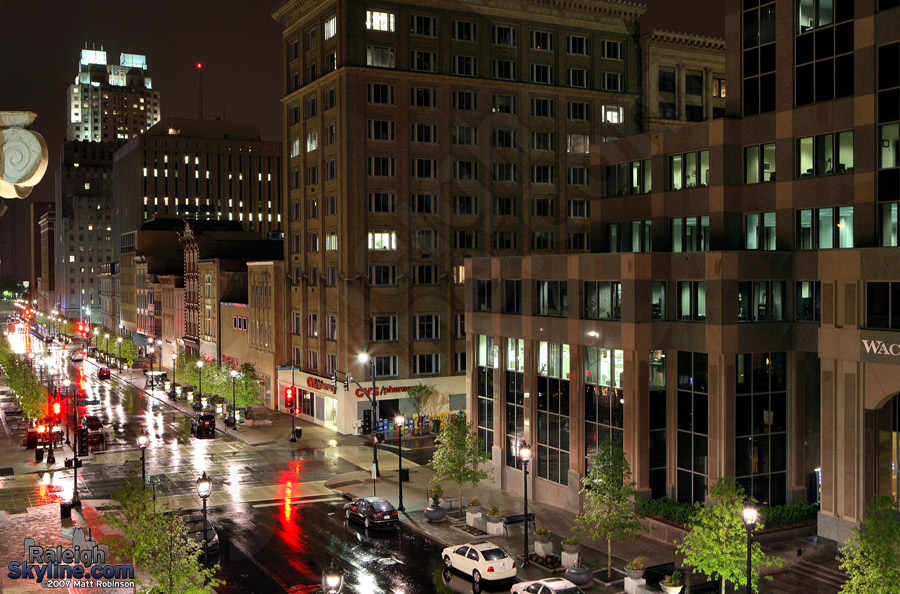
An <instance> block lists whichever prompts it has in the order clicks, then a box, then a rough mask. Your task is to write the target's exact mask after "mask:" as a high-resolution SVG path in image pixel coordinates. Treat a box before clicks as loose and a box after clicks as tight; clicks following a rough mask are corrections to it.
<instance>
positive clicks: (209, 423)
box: [191, 413, 216, 439]
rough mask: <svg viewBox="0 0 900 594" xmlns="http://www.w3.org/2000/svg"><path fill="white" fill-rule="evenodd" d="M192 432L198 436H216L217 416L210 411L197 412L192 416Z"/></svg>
mask: <svg viewBox="0 0 900 594" xmlns="http://www.w3.org/2000/svg"><path fill="white" fill-rule="evenodd" d="M191 433H193V434H195V435H196V436H197V438H198V439H199V438H201V437H215V436H216V417H214V416H213V415H211V414H210V413H197V415H195V416H193V417H191Z"/></svg>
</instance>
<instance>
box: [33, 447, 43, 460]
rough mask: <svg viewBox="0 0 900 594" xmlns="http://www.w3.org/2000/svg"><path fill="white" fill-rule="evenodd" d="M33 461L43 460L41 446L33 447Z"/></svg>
mask: <svg viewBox="0 0 900 594" xmlns="http://www.w3.org/2000/svg"><path fill="white" fill-rule="evenodd" d="M34 461H35V462H43V461H44V448H42V447H36V448H34Z"/></svg>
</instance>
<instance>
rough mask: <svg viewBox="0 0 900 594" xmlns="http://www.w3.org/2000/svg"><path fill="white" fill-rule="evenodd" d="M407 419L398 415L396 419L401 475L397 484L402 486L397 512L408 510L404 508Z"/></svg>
mask: <svg viewBox="0 0 900 594" xmlns="http://www.w3.org/2000/svg"><path fill="white" fill-rule="evenodd" d="M405 420H406V419H404V418H403V415H397V416H396V417H395V418H394V427H395V428H396V429H397V454H398V456H399V457H398V458H397V460H398V463H399V469H400V472H399V475H398V476H397V484H398V485H399V486H400V505H399V506H397V511H406V508H405V507H403V422H404V421H405Z"/></svg>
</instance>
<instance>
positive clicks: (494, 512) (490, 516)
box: [484, 505, 503, 522]
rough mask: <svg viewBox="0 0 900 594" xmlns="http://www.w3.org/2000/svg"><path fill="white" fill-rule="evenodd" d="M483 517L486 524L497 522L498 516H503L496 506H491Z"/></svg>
mask: <svg viewBox="0 0 900 594" xmlns="http://www.w3.org/2000/svg"><path fill="white" fill-rule="evenodd" d="M484 515H485V516H487V521H488V522H499V521H500V516H502V515H503V512H501V511H500V508H499V507H498V506H496V505H492V506H491V509H489V510H488V511H487V512H485V514H484Z"/></svg>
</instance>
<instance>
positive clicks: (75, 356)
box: [69, 351, 84, 363]
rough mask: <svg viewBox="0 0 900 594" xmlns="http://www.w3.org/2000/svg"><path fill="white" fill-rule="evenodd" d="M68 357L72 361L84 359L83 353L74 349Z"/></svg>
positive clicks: (77, 361) (78, 361)
mask: <svg viewBox="0 0 900 594" xmlns="http://www.w3.org/2000/svg"><path fill="white" fill-rule="evenodd" d="M69 359H71V360H72V363H81V362H82V361H84V353H82V352H81V351H75V352H73V353H72V354H71V355H69Z"/></svg>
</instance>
